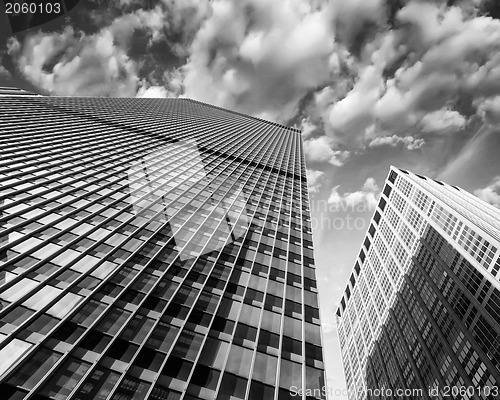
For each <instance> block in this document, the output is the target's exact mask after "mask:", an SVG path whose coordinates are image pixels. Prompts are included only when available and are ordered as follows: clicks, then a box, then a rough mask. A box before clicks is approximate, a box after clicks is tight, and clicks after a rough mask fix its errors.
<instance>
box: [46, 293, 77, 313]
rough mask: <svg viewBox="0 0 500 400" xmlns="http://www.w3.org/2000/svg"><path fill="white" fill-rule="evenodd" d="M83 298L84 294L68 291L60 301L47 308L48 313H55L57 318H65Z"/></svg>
mask: <svg viewBox="0 0 500 400" xmlns="http://www.w3.org/2000/svg"><path fill="white" fill-rule="evenodd" d="M82 300H83V297H82V296H78V295H76V294H74V293H66V295H65V296H64V297H63V298H62V299H59V301H58V302H57V303H56V304H54V305H53V306H52V307H50V308H49V309H48V310H47V314H50V315H53V316H54V317H56V318H63V317H65V316H66V315H67V314H69V313H70V312H71V311H73V309H74V308H75V307H76V305H77V304H78V303H79V302H80V301H82Z"/></svg>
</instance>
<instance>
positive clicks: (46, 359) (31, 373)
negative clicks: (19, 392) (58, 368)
mask: <svg viewBox="0 0 500 400" xmlns="http://www.w3.org/2000/svg"><path fill="white" fill-rule="evenodd" d="M59 358H61V354H59V353H55V352H53V351H50V350H49V349H45V348H42V349H40V351H38V352H37V353H35V354H34V355H33V357H30V358H29V359H28V360H25V361H24V364H23V365H22V366H21V367H20V368H19V369H18V370H17V372H16V373H15V374H14V375H13V376H12V378H10V380H9V383H11V384H13V385H18V386H23V387H24V388H26V389H30V390H31V389H33V387H34V386H35V385H36V384H37V383H38V382H40V381H41V380H42V378H43V376H44V375H45V374H46V373H47V372H48V371H49V370H50V368H52V367H53V366H54V364H55V363H56V362H57V360H59Z"/></svg>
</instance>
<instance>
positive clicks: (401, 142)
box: [0, 0, 500, 399]
mask: <svg viewBox="0 0 500 400" xmlns="http://www.w3.org/2000/svg"><path fill="white" fill-rule="evenodd" d="M103 4H104V6H103ZM0 7H3V5H0ZM0 85H14V86H18V87H21V88H24V89H29V90H35V91H37V92H39V93H42V94H47V95H51V94H52V95H65V96H66V95H69V96H124V97H188V98H192V99H196V100H199V101H203V102H207V103H211V104H215V105H218V106H221V107H225V108H228V109H232V110H236V111H239V112H243V113H247V114H250V115H254V116H257V117H261V118H265V119H269V120H272V121H275V122H279V123H282V124H285V125H288V126H293V127H296V128H299V129H301V130H302V135H303V140H304V151H305V154H306V161H307V173H308V184H309V188H310V199H311V211H312V220H313V230H314V242H315V254H316V265H317V276H318V282H319V294H320V306H321V317H322V324H323V339H324V350H325V362H326V369H327V377H328V385H329V387H330V388H333V389H339V390H340V389H343V388H345V382H344V378H343V372H342V366H341V361H340V360H341V359H340V352H339V345H338V342H337V333H336V327H335V326H336V325H335V316H334V314H335V310H336V308H337V303H338V301H339V300H340V298H341V296H342V293H343V289H344V288H345V286H346V282H347V279H348V276H349V275H350V272H351V269H352V267H353V263H354V260H355V258H356V255H357V253H358V251H359V248H360V245H361V242H362V239H363V237H364V234H365V230H366V228H367V227H368V225H369V221H370V218H371V216H372V213H373V210H374V207H375V206H376V204H377V199H378V196H379V194H380V190H381V188H382V187H383V185H384V180H385V178H386V176H387V173H388V170H389V166H390V165H395V166H397V167H400V168H404V169H409V170H411V171H412V172H415V173H419V174H423V175H426V176H429V177H432V178H435V179H440V180H443V181H445V182H447V183H450V184H453V185H458V186H460V187H462V188H463V189H465V190H468V191H470V192H471V193H474V194H476V195H477V196H479V197H480V198H482V199H483V200H485V201H487V202H489V203H491V204H494V205H496V206H500V161H499V160H500V158H499V157H498V154H499V149H500V126H499V122H500V4H499V3H498V2H497V1H496V0H456V1H453V0H448V1H444V0H349V1H346V0H330V1H322V0H267V1H265V0H238V1H232V0H213V1H209V0H158V1H136V0H119V1H118V0H117V1H113V2H102V1H97V0H95V1H91V0H87V1H85V0H82V1H80V3H79V4H78V5H77V6H75V7H74V8H73V9H72V10H70V11H69V12H68V13H67V14H66V15H65V16H63V17H58V18H56V19H54V20H52V21H50V22H47V23H45V24H42V25H40V26H38V27H35V28H31V29H28V30H25V31H22V32H18V33H13V31H12V29H11V28H10V25H9V22H8V20H7V17H6V15H5V14H4V13H2V14H1V15H0ZM330 398H331V399H332V398H335V399H337V398H338V399H343V398H346V397H345V396H333V397H330Z"/></svg>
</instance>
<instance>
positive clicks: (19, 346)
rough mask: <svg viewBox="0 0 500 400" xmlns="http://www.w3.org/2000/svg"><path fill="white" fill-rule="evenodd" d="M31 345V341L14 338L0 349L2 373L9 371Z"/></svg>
mask: <svg viewBox="0 0 500 400" xmlns="http://www.w3.org/2000/svg"><path fill="white" fill-rule="evenodd" d="M31 346H32V344H31V343H27V342H24V341H22V340H19V339H13V340H12V341H11V342H10V343H9V344H7V346H5V347H4V348H3V349H2V350H0V375H2V374H3V373H4V372H5V371H7V369H9V367H10V366H11V365H12V364H14V363H15V362H16V361H17V360H18V358H19V357H21V356H22V355H23V353H24V352H25V351H26V350H28V349H29V348H30V347H31Z"/></svg>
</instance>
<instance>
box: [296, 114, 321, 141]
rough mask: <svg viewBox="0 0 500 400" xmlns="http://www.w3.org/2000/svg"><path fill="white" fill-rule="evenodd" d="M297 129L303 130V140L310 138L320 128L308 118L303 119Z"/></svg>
mask: <svg viewBox="0 0 500 400" xmlns="http://www.w3.org/2000/svg"><path fill="white" fill-rule="evenodd" d="M297 129H300V130H301V132H302V137H303V138H308V137H309V136H311V134H312V133H314V131H316V130H317V129H318V126H317V125H316V124H314V123H313V122H311V121H310V120H309V119H308V118H302V120H301V121H300V124H299V126H297Z"/></svg>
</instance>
